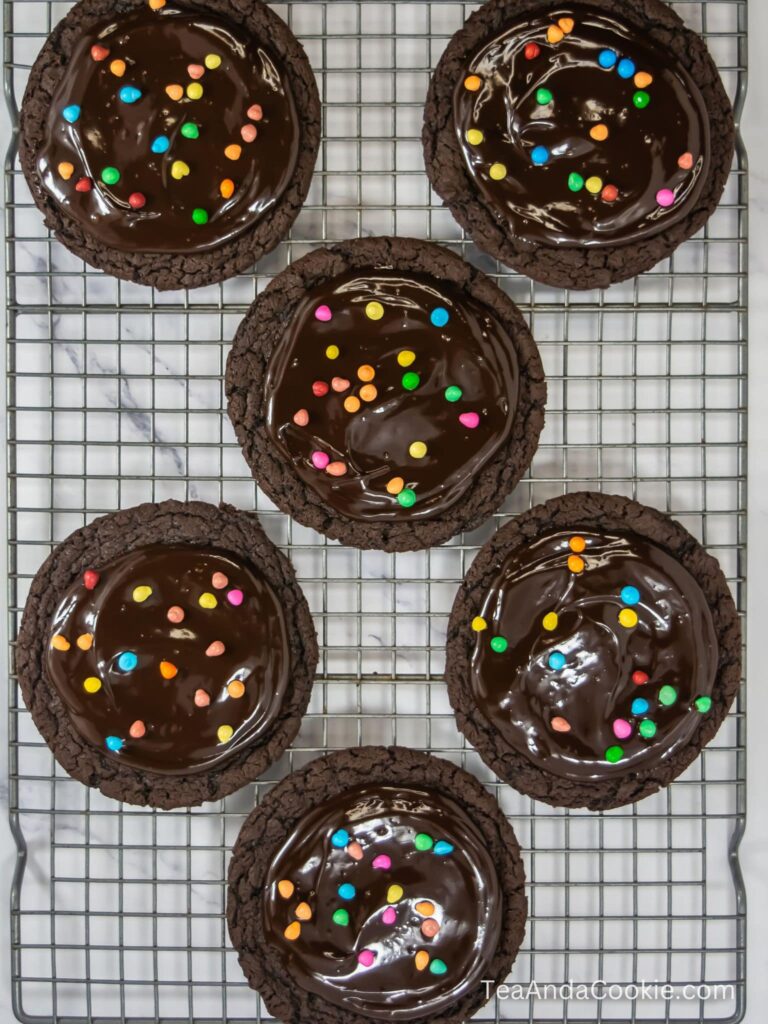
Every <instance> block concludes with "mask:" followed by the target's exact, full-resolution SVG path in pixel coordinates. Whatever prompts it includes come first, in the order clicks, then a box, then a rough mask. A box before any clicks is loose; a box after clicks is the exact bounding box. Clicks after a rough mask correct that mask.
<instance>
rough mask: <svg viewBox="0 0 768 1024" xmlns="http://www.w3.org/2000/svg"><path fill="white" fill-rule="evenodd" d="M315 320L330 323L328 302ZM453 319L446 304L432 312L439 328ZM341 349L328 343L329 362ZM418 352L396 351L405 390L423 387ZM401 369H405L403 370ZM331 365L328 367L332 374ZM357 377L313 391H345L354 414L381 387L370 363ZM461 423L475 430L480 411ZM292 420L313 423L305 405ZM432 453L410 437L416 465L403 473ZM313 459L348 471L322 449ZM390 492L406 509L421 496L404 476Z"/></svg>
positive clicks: (324, 468) (449, 398)
mask: <svg viewBox="0 0 768 1024" xmlns="http://www.w3.org/2000/svg"><path fill="white" fill-rule="evenodd" d="M385 312H386V310H385V308H384V306H383V305H382V304H381V302H378V301H371V302H368V303H367V304H366V307H365V315H366V316H367V317H368V319H369V320H373V321H379V320H382V319H383V318H384V315H385ZM314 315H315V319H316V320H319V321H320V322H321V323H328V322H330V321H331V320H332V319H333V311H332V310H331V309H330V307H329V306H327V305H320V306H317V307H316V309H315V311H314ZM450 318H451V315H450V313H449V312H448V310H447V309H446V308H445V307H444V306H436V307H435V308H434V309H432V310H431V311H430V314H429V322H430V324H431V325H432V326H433V327H436V328H437V329H438V330H439V329H441V328H443V327H445V326H446V324H447V323H448V322H449V320H450ZM342 354H343V353H342V350H341V348H340V347H339V346H338V345H328V347H327V348H326V350H325V355H326V358H327V359H328V361H329V363H331V364H332V363H334V362H335V361H336V360H337V359H338V358H339V357H340V356H342ZM417 359H418V357H417V354H416V353H415V352H414V351H412V350H411V349H401V350H400V351H399V352H398V353H397V364H398V375H399V377H400V387H401V388H402V389H403V391H417V390H418V389H419V387H420V386H421V374H420V372H419V370H418V368H416V369H411V367H414V366H416V365H417ZM400 371H405V372H403V373H400ZM330 372H331V367H329V374H330ZM355 376H356V378H357V381H359V384H358V383H353V382H352V381H351V380H349V378H347V377H341V376H331V377H330V381H328V380H316V381H313V383H312V394H313V395H314V396H315V397H316V398H324V397H325V396H326V395H331V397H333V393H336V394H344V395H346V397H345V399H344V403H343V405H344V410H345V411H346V412H348V413H349V415H350V416H354V415H355V414H356V413H358V412H360V410H361V409H362V408H364V406H365V405H370V403H372V402H375V401H376V399H377V398H378V397H379V389H378V387H377V386H376V384H374V383H373V382H374V380H375V379H376V369H375V368H374V367H373V366H370V365H369V364H367V363H364V364H363V365H361V366H358V367H357V368H356V370H355ZM443 397H444V399H445V401H446V402H450V403H452V404H453V403H455V402H458V401H459V400H460V399H461V398H462V397H463V393H462V390H461V388H460V387H458V385H455V384H453V385H449V386H448V387H446V388H445V390H444V392H443ZM456 418H457V420H458V422H459V423H460V424H461V426H463V427H465V428H466V429H467V430H475V429H476V428H477V427H479V426H480V414H479V413H478V412H475V411H474V410H465V411H464V412H461V413H458V414H457V416H456ZM293 422H294V423H295V424H296V426H297V427H307V426H311V423H310V415H309V410H307V409H305V408H301V409H297V410H296V412H295V413H294V414H293ZM428 454H429V448H428V446H427V444H426V442H425V441H422V440H420V439H419V438H413V439H412V440H410V442H409V445H408V455H409V456H410V458H411V459H412V460H413V466H408V467H404V468H403V473H405V474H407V473H408V470H409V469H411V468H415V465H416V464H417V463H418V462H419V461H420V460H421V459H424V458H426V457H427V455H428ZM310 461H311V463H312V465H313V466H314V468H315V469H317V470H319V471H320V472H325V473H327V474H328V475H329V476H337V477H342V476H345V475H346V474H347V472H348V470H349V466H348V464H347V463H346V462H345V461H344V460H343V459H338V458H335V457H333V454H330V455H329V454H328V452H325V451H323V450H322V449H321V448H318V449H315V450H314V451H313V452H312V453H311V454H310ZM385 489H386V492H387V494H389V495H391V496H392V497H393V498H395V499H396V500H397V502H398V503H399V504H400V505H401V506H402V507H403V508H412V507H413V506H414V505H415V504H416V501H417V500H418V496H417V494H416V491H415V489H414V488H413V487H407V486H406V480H405V476H400V475H397V476H393V477H390V479H389V480H388V481H387V482H386V484H385Z"/></svg>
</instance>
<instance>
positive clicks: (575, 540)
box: [568, 537, 587, 554]
mask: <svg viewBox="0 0 768 1024" xmlns="http://www.w3.org/2000/svg"><path fill="white" fill-rule="evenodd" d="M586 546H587V542H586V541H585V540H584V538H583V537H571V539H570V540H569V541H568V547H569V548H570V549H571V551H575V552H576V554H581V552H582V551H583V550H584V549H585V548H586Z"/></svg>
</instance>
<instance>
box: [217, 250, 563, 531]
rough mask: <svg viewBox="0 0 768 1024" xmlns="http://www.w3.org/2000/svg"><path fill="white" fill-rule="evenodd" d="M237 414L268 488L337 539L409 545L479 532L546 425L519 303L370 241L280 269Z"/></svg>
mask: <svg viewBox="0 0 768 1024" xmlns="http://www.w3.org/2000/svg"><path fill="white" fill-rule="evenodd" d="M226 389H227V397H228V400H229V415H230V418H231V420H232V423H233V425H234V427H235V431H236V433H237V437H238V440H239V441H240V444H241V445H242V448H243V454H244V455H245V458H246V460H247V462H248V464H249V465H250V467H251V469H252V471H253V474H254V476H255V477H256V479H257V480H258V482H259V484H260V486H261V487H262V488H263V489H264V490H265V491H266V493H267V494H268V495H269V496H270V498H271V499H272V500H273V501H274V502H275V503H276V504H277V505H278V506H279V507H280V508H281V509H282V510H283V511H285V512H288V513H289V514H290V515H292V516H294V518H296V519H297V520H298V521H299V522H300V523H302V524H304V525H305V526H310V527H312V528H313V529H315V530H318V531H319V532H321V533H324V534H326V535H327V536H328V537H331V538H332V539H334V540H341V541H343V542H344V543H346V544H352V545H354V546H356V547H361V548H381V549H384V550H387V551H404V550H412V549H416V548H424V547H429V546H431V545H435V544H440V543H442V542H443V541H445V540H448V538H450V537H452V536H453V535H454V534H456V533H459V532H460V531H461V530H468V529H472V528H473V527H475V526H477V525H479V524H480V523H481V522H482V521H483V520H484V519H485V518H487V517H488V516H489V515H490V514H491V513H492V512H493V511H494V510H495V509H497V508H498V507H499V506H500V505H501V504H502V502H503V501H504V498H505V497H506V496H507V494H508V493H509V492H510V490H511V489H512V488H513V487H514V485H515V484H516V483H517V481H518V480H519V479H520V477H521V476H522V474H523V473H524V472H525V470H526V469H527V468H528V466H529V464H530V461H531V459H532V457H533V454H534V452H535V450H536V445H537V443H538V438H539V434H540V432H541V429H542V426H543V422H544V411H543V410H544V400H545V396H546V387H545V383H544V374H543V370H542V366H541V360H540V358H539V353H538V350H537V348H536V345H535V343H534V341H533V339H532V337H531V335H530V333H529V331H528V328H527V327H526V325H525V322H524V321H523V319H522V317H521V315H520V313H519V311H518V310H517V308H516V306H515V305H514V304H513V303H512V302H511V301H510V299H508V298H507V296H506V295H504V293H503V292H501V291H500V290H499V289H498V288H497V287H496V286H495V285H494V284H492V282H491V281H490V280H489V279H488V278H487V277H485V276H484V275H483V274H481V273H480V272H479V271H478V270H476V269H474V268H473V267H471V266H469V264H467V263H465V262H464V261H463V260H461V259H459V257H457V256H455V255H453V254H452V253H450V252H448V251H446V250H445V249H441V248H440V247H438V246H435V245H431V244H430V243H427V242H419V241H416V240H413V239H404V238H366V239H360V240H356V241H350V242H341V243H339V244H337V245H334V246H331V247H330V248H328V249H320V250H317V251H315V252H313V253H311V254H310V255H308V256H305V257H304V258H303V259H301V260H299V261H298V262H296V263H294V264H293V265H292V266H290V267H288V269H287V270H284V271H283V272H282V273H281V274H279V275H278V277H276V278H275V280H274V281H273V282H272V283H271V284H270V286H269V287H268V288H267V289H266V290H265V291H264V292H263V293H262V294H261V295H260V296H259V298H258V299H257V300H256V302H255V303H254V304H253V306H252V307H251V310H250V312H249V313H248V315H247V316H246V318H245V320H244V321H243V323H242V324H241V326H240V328H239V330H238V332H237V336H236V337H235V341H234V345H233V348H232V351H231V353H230V356H229V360H228V363H227V374H226Z"/></svg>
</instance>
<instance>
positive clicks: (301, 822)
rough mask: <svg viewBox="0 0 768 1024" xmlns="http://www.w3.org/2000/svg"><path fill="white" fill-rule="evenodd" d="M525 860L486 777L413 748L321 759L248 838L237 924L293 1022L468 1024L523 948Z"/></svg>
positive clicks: (237, 885)
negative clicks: (483, 781)
mask: <svg viewBox="0 0 768 1024" xmlns="http://www.w3.org/2000/svg"><path fill="white" fill-rule="evenodd" d="M524 883H525V875H524V871H523V864H522V861H521V859H520V850H519V847H518V845H517V840H516V839H515V834H514V832H513V831H512V828H511V827H510V825H509V823H508V822H507V820H506V818H505V817H504V815H503V814H502V812H501V810H500V809H499V806H498V804H497V803H496V801H495V800H493V798H492V797H491V796H490V795H489V794H488V793H487V792H486V790H485V789H483V787H482V786H481V785H480V783H479V782H478V781H477V780H476V779H475V778H474V777H473V776H471V775H468V774H467V773H466V772H464V771H462V770H461V769H460V768H456V767H455V766H454V765H452V764H449V763H448V762H447V761H443V760H441V759H439V758H436V757H432V756H431V755H429V754H422V753H418V752H416V751H414V750H407V749H405V748H403V747H389V748H385V747H361V748H359V749H356V750H345V751H341V752H340V753H336V754H332V755H330V756H326V757H322V758H318V759H317V760H316V761H313V762H311V763H310V764H309V765H307V766H306V767H305V768H303V769H301V771H297V772H294V773H293V774H292V775H289V776H288V778H286V779H284V780H283V781H282V782H281V783H280V784H279V785H278V786H277V787H276V788H275V789H274V790H273V791H272V792H271V793H270V795H269V796H268V797H267V798H266V800H265V801H264V802H263V803H262V805H261V807H259V808H257V809H256V810H254V811H253V812H252V814H251V815H250V817H249V818H248V820H247V821H246V822H245V824H244V825H243V827H242V829H241V831H240V835H239V837H238V840H237V843H236V845H235V849H234V853H233V856H232V861H231V863H230V867H229V899H228V902H227V920H228V922H229V932H230V937H231V939H232V944H233V946H234V947H235V949H236V950H237V952H238V955H239V958H240V965H241V966H242V968H243V971H244V972H245V975H246V977H247V979H248V982H249V983H250V985H251V986H252V988H255V989H256V990H257V991H258V992H259V993H260V994H261V996H262V998H263V999H264V1002H265V1004H266V1006H267V1008H268V1010H269V1012H270V1013H271V1014H273V1015H274V1016H275V1017H276V1018H278V1019H279V1020H281V1021H284V1022H285V1024H306V1022H307V1021H312V1024H336V1022H338V1021H339V1020H343V1021H344V1022H345V1024H365V1022H367V1021H371V1020H387V1021H418V1022H423V1024H426V1022H427V1021H429V1022H432V1024H436V1022H440V1024H459V1022H463V1021H464V1020H466V1018H467V1017H468V1016H470V1015H471V1014H472V1013H474V1012H475V1010H477V1009H478V1008H479V1007H480V1006H482V1005H483V1003H485V1002H486V1001H487V1000H488V999H489V998H490V996H491V994H492V992H493V989H494V988H495V987H496V985H497V984H499V983H500V982H501V981H503V980H504V978H505V977H506V976H507V974H508V972H509V970H510V968H511V966H512V963H513V961H514V959H515V957H516V955H517V951H518V948H519V946H520V943H521V942H522V939H523V934H524V931H525V918H526V899H525V891H524Z"/></svg>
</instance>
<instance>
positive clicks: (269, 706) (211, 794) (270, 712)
mask: <svg viewBox="0 0 768 1024" xmlns="http://www.w3.org/2000/svg"><path fill="white" fill-rule="evenodd" d="M16 663H17V670H18V675H19V684H20V686H21V691H22V694H23V696H24V700H25V702H26V704H27V707H28V708H29V710H30V712H31V714H32V718H33V719H34V722H35V724H36V725H37V727H38V729H39V730H40V732H41V733H42V735H43V738H44V739H45V741H46V742H47V743H48V745H49V746H50V748H51V750H52V751H53V753H54V755H55V757H56V759H57V761H58V762H59V763H60V764H61V765H62V767H63V768H65V769H66V770H67V771H68V772H69V774H70V775H72V776H74V778H76V779H79V780H80V781H81V782H84V783H86V784H87V785H89V786H96V787H97V788H98V789H100V790H101V791H102V793H104V794H106V795H107V796H111V797H114V798H115V799H118V800H124V801H126V802H128V803H134V804H152V805H153V806H155V807H163V808H169V807H183V806H189V805H193V804H199V803H201V802H202V801H203V800H216V799H219V798H220V797H223V796H226V795H227V794H228V793H232V792H234V790H236V789H239V788H240V787H241V786H244V785H245V784H246V783H247V782H250V781H252V780H253V779H256V778H258V776H259V775H261V774H262V772H264V771H265V770H266V768H267V767H268V766H269V765H270V764H272V762H273V761H275V760H277V758H278V757H280V755H281V754H282V753H283V751H284V750H285V748H286V747H287V746H288V744H289V743H290V742H291V740H292V739H293V738H294V736H295V735H296V733H297V732H298V729H299V725H300V723H301V718H302V715H303V714H304V712H305V711H306V708H307V704H308V702H309V696H310V691H311V688H312V682H313V678H314V670H315V666H316V664H317V642H316V639H315V630H314V627H313V624H312V618H311V616H310V614H309V609H308V607H307V603H306V601H305V599H304V595H303V594H302V592H301V590H300V588H299V586H298V584H297V582H296V578H295V576H294V573H293V568H292V567H291V565H290V563H289V562H288V560H287V559H286V558H284V557H283V555H281V554H280V552H279V551H278V550H277V549H276V548H275V547H274V546H273V544H272V543H271V542H270V541H269V540H268V539H267V537H266V536H265V534H264V532H263V531H262V529H261V527H260V526H259V524H258V521H257V519H256V517H255V516H253V515H251V514H248V513H246V512H237V511H235V510H234V509H232V508H230V507H228V506H224V505H222V506H221V507H220V508H216V507H215V506H214V505H207V504H205V503H203V502H188V503H184V502H179V501H165V502H163V503H162V504H159V505H153V504H146V505H139V506H137V507H136V508H131V509H127V510H125V511H123V512H114V513H112V514H111V515H107V516H104V517H103V518H101V519H97V520H96V521H95V522H93V523H91V524H90V525H89V526H86V527H84V528H83V529H82V530H78V531H77V532H76V533H73V534H72V535H71V536H70V537H68V538H67V540H65V541H64V542H63V543H62V544H60V545H59V546H58V547H57V548H56V549H55V550H54V551H53V552H52V553H51V555H50V556H49V558H48V559H47V561H46V562H45V563H44V564H43V566H42V568H41V569H40V571H39V572H38V573H37V575H36V577H35V579H34V581H33V583H32V587H31V589H30V593H29V597H28V599H27V604H26V607H25V609H24V617H23V619H22V624H21V629H20V631H19V637H18V641H17V646H16Z"/></svg>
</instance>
